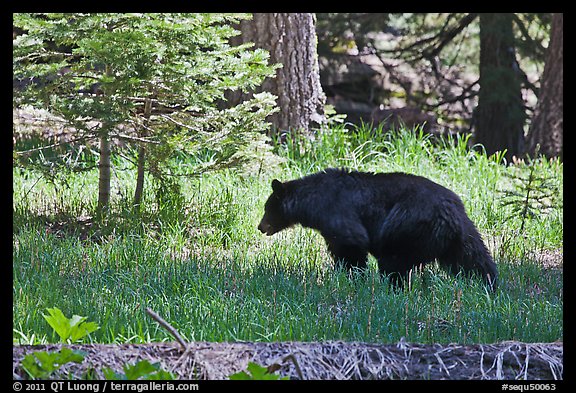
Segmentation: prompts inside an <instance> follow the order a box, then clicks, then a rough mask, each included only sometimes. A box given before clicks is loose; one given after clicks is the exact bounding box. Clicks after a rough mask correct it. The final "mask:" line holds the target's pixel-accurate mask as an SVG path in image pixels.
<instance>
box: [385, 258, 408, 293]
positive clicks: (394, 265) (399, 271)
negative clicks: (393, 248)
mask: <svg viewBox="0 0 576 393" xmlns="http://www.w3.org/2000/svg"><path fill="white" fill-rule="evenodd" d="M409 260H410V258H406V257H402V256H398V255H384V256H379V257H378V270H379V271H380V275H381V276H382V277H388V279H389V280H390V283H391V284H392V286H394V287H395V288H398V289H402V288H403V287H404V282H405V281H406V280H407V278H408V273H409V272H410V269H412V268H413V267H414V266H415V265H413V264H411V263H409V262H408V261H409Z"/></svg>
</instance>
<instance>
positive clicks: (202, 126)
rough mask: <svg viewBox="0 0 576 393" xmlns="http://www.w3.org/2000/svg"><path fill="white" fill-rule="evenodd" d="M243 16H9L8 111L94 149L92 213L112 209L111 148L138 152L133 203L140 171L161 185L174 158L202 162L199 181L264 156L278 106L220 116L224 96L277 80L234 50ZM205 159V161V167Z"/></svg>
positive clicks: (246, 53)
mask: <svg viewBox="0 0 576 393" xmlns="http://www.w3.org/2000/svg"><path fill="white" fill-rule="evenodd" d="M247 17H248V16H247V15H239V14H168V13H162V14H160V13H156V14H155V13H146V14H134V13H126V14H112V13H106V14H56V13H47V14H14V20H13V23H14V27H15V28H16V29H18V30H19V31H22V32H23V33H22V34H18V35H16V36H15V38H14V41H13V70H14V78H15V81H18V82H19V85H20V88H19V89H15V91H14V107H15V108H20V107H23V106H25V105H29V106H32V107H34V108H37V109H45V110H48V111H49V112H50V113H51V114H52V115H55V116H57V117H59V118H61V119H62V121H63V122H64V123H65V126H66V128H67V129H68V130H69V131H70V132H74V133H76V134H77V135H74V136H75V137H76V138H75V139H76V140H80V141H81V142H83V143H86V141H89V140H96V139H99V147H100V151H99V163H98V166H99V171H100V172H99V173H100V175H99V196H98V212H99V213H102V212H103V211H104V210H106V208H107V207H108V205H109V201H110V167H111V164H110V155H111V151H112V149H113V148H114V144H113V143H111V142H112V141H113V140H115V139H121V140H123V141H124V142H127V143H129V144H131V145H133V147H134V150H135V151H138V156H139V157H138V159H137V160H135V161H137V164H136V165H137V167H138V172H137V173H138V174H137V177H136V187H135V189H136V191H135V195H134V203H135V204H139V203H140V200H141V198H142V192H143V186H144V171H145V170H148V171H149V172H150V173H151V174H152V175H153V176H154V178H155V179H158V180H160V181H163V180H166V179H167V178H168V176H167V175H168V174H170V173H171V172H173V171H176V170H178V169H179V168H176V167H175V166H174V165H170V158H172V157H174V155H175V154H176V153H177V152H184V153H186V154H188V155H192V156H198V157H202V158H203V159H201V160H200V159H199V160H197V162H198V164H197V165H195V166H194V167H193V168H190V170H189V172H191V173H201V172H203V171H207V170H210V169H214V168H222V167H231V166H235V165H239V164H241V163H243V162H245V161H246V160H247V159H248V158H254V155H255V154H260V153H261V152H264V151H266V149H267V147H266V146H267V145H266V144H265V139H264V138H265V134H264V133H263V132H262V131H265V130H266V129H267V128H268V123H266V121H265V118H266V117H267V116H268V115H270V114H271V113H273V112H275V111H276V108H275V107H274V100H275V97H274V96H273V95H271V94H268V93H261V94H257V95H254V97H253V98H252V99H250V100H248V101H244V102H241V103H238V104H237V105H235V106H234V107H231V108H226V109H219V107H218V105H217V104H218V102H219V100H223V99H224V92H225V91H227V90H232V91H235V90H240V91H245V90H251V89H253V88H255V87H256V86H258V85H259V84H260V83H262V81H263V80H264V78H265V77H269V76H273V74H274V70H275V67H274V66H270V65H269V64H268V59H269V56H268V53H267V52H266V51H264V50H261V49H256V50H252V49H250V47H251V46H252V45H251V44H243V45H239V46H231V45H230V43H229V41H230V38H231V37H233V36H235V35H237V34H238V32H237V31H236V30H235V29H234V28H232V27H231V25H232V24H234V23H238V22H239V21H240V20H241V19H246V18H247ZM206 157H209V159H207V158H206Z"/></svg>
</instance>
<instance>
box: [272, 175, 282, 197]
mask: <svg viewBox="0 0 576 393" xmlns="http://www.w3.org/2000/svg"><path fill="white" fill-rule="evenodd" d="M272 191H274V192H277V193H280V194H282V193H284V184H283V183H282V182H281V181H280V180H277V179H274V180H272Z"/></svg>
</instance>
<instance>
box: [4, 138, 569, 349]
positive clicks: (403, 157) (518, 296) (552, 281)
mask: <svg viewBox="0 0 576 393" xmlns="http://www.w3.org/2000/svg"><path fill="white" fill-rule="evenodd" d="M466 143H467V140H466V139H465V138H464V139H458V140H453V141H451V142H445V143H434V142H433V141H432V140H431V139H430V138H429V137H426V136H424V135H422V134H419V133H414V132H404V133H401V134H400V135H399V136H394V135H393V134H391V133H386V134H383V133H382V132H381V130H372V129H369V128H367V127H364V128H361V129H359V130H358V131H357V132H356V133H352V132H348V131H346V130H345V129H344V128H336V129H334V130H333V131H332V132H322V133H320V134H319V135H318V138H317V141H315V142H310V141H307V140H305V139H303V140H298V141H290V142H289V143H288V144H287V145H286V146H280V147H277V148H276V153H277V154H279V155H280V156H282V157H284V162H283V164H281V165H280V166H278V167H275V168H269V169H268V171H264V172H262V173H260V174H252V175H251V174H241V173H237V172H234V171H221V172H218V173H211V174H206V175H204V176H202V177H199V178H194V179H187V178H182V179H181V180H182V190H183V194H184V198H183V199H178V198H174V200H173V203H167V204H165V205H163V206H162V207H161V208H158V206H157V205H156V203H155V201H154V198H153V195H151V193H149V194H147V195H146V198H145V203H144V209H143V211H142V213H141V215H135V214H134V213H133V212H132V211H131V210H130V207H129V201H130V198H131V196H132V193H133V187H134V184H133V183H134V179H135V175H134V172H133V171H131V170H128V169H127V168H129V167H128V166H127V165H126V163H125V162H123V161H122V159H120V158H118V159H117V160H116V162H115V168H116V169H115V171H114V172H113V175H114V179H113V195H114V198H113V208H112V214H111V215H110V217H109V218H108V219H107V222H105V223H103V224H102V225H97V224H96V223H94V224H92V226H90V227H88V229H87V228H86V227H82V225H81V224H80V223H78V221H77V218H78V217H87V216H90V215H92V211H93V209H94V207H95V205H96V198H97V171H91V172H87V173H83V174H70V176H69V177H68V185H69V188H63V187H59V188H58V189H56V188H55V187H54V186H53V185H51V184H50V183H47V182H45V181H44V180H42V179H40V180H38V175H37V174H35V173H32V172H27V171H21V170H20V169H15V170H14V180H13V187H14V202H13V211H14V215H13V278H14V284H13V323H14V342H21V343H39V342H57V341H58V337H57V336H55V333H53V332H52V329H51V328H50V327H49V325H48V324H47V322H46V321H45V320H44V318H43V317H42V313H46V308H48V307H58V308H60V309H61V310H62V311H63V312H64V314H66V315H72V314H77V315H81V316H86V317H88V320H89V321H94V322H96V323H97V324H98V325H100V327H101V328H100V329H99V330H98V331H96V332H94V333H92V334H91V335H90V336H89V341H92V342H103V343H109V342H121V343H125V342H137V343H140V342H149V341H161V340H170V341H171V340H173V338H172V337H170V336H169V334H168V333H167V332H166V331H164V330H163V329H162V328H160V327H158V325H157V324H156V323H155V322H153V321H152V320H151V319H150V318H148V317H147V316H146V315H145V313H144V308H145V307H150V308H152V309H153V310H155V311H156V312H157V313H159V314H160V315H161V316H162V317H163V318H164V319H166V320H167V321H169V322H170V323H171V324H172V325H173V326H174V327H175V328H177V329H178V330H179V332H180V333H181V334H182V335H183V336H184V337H186V339H188V340H207V341H236V340H246V341H286V340H298V341H322V340H347V341H352V340H358V341H369V342H384V343H391V342H397V341H398V340H400V338H401V337H405V338H406V340H408V341H412V342H423V343H432V342H441V343H448V342H459V343H480V342H481V343H491V342H498V341H503V340H519V341H526V342H548V341H555V340H561V339H562V338H563V330H562V325H563V322H562V321H563V282H562V277H563V275H562V270H561V269H562V267H561V265H560V266H559V267H558V266H555V267H545V266H543V265H542V264H541V263H539V262H538V256H539V255H542V254H548V253H550V252H553V251H558V250H560V252H561V250H562V245H563V243H562V236H563V221H562V213H563V210H562V208H561V204H558V206H557V207H556V208H555V209H552V210H551V211H549V212H546V214H545V215H542V216H540V217H530V218H528V219H527V221H526V224H525V229H524V233H521V234H520V233H518V228H519V227H520V218H519V217H513V218H511V219H510V218H507V217H508V215H509V214H508V213H509V211H508V210H507V208H505V207H502V206H501V205H500V199H501V194H500V193H499V191H498V190H501V189H502V188H504V187H506V186H508V185H509V182H510V180H509V178H507V177H506V176H504V173H505V172H506V171H508V170H509V168H507V167H506V166H504V165H502V163H501V162H499V158H498V157H490V158H489V157H486V156H485V155H484V154H480V153H476V152H473V151H470V150H469V149H467V148H466ZM538 165H540V166H541V168H539V170H540V171H541V173H543V174H546V175H548V176H551V177H553V178H554V179H557V182H558V184H559V197H560V198H561V192H562V189H561V187H562V164H561V163H558V162H557V161H552V162H550V161H545V160H542V161H539V162H538ZM330 166H346V167H350V168H354V169H359V170H370V171H378V172H387V171H405V172H410V173H414V174H419V175H424V176H427V177H429V178H431V179H433V180H435V181H437V182H439V183H441V184H443V185H445V186H447V187H449V188H451V189H453V190H454V191H455V192H456V193H458V194H459V195H460V196H461V197H462V199H463V201H464V204H465V205H466V208H467V210H468V212H469V215H470V217H471V218H472V220H473V221H474V222H476V224H477V226H478V227H479V229H480V232H481V233H482V234H483V236H484V238H485V239H486V243H487V244H488V246H489V248H490V249H491V251H492V253H493V255H494V256H495V259H496V262H497V264H498V268H499V271H500V277H501V278H500V283H501V284H500V287H499V290H498V291H497V292H496V293H494V294H491V293H488V292H486V290H485V288H484V287H483V285H482V284H481V283H480V282H478V281H475V280H469V279H465V278H461V277H453V276H450V275H447V274H445V273H444V272H443V271H442V270H440V269H438V268H437V267H436V266H434V265H431V266H429V267H427V268H425V269H424V271H423V272H421V273H418V274H414V276H413V278H412V282H411V285H410V287H409V288H406V289H405V290H404V291H394V290H391V288H390V287H389V286H388V283H387V281H386V280H380V278H379V277H378V274H377V272H376V270H375V266H374V265H375V261H374V260H371V266H372V269H371V270H369V271H366V272H358V273H357V274H356V275H355V276H354V277H353V278H352V279H349V278H348V276H347V275H346V274H345V273H344V272H341V271H334V269H333V268H332V263H331V260H330V257H329V255H328V254H327V251H326V247H325V245H324V242H323V239H322V238H321V236H320V235H319V234H317V233H316V232H314V231H312V230H309V229H304V228H301V227H296V228H294V229H291V230H287V231H284V232H282V233H279V234H276V235H275V236H272V237H266V236H264V235H262V234H261V233H260V232H259V231H258V230H257V229H256V226H257V225H258V222H259V219H260V218H261V215H262V213H263V204H264V201H265V200H266V198H267V197H268V195H269V193H270V181H271V180H272V179H273V178H275V177H276V178H279V179H282V180H287V179H291V178H295V177H300V176H303V175H306V174H309V173H312V172H315V171H317V170H321V169H324V168H326V167H330ZM148 184H149V183H148ZM85 234H88V236H83V235H85Z"/></svg>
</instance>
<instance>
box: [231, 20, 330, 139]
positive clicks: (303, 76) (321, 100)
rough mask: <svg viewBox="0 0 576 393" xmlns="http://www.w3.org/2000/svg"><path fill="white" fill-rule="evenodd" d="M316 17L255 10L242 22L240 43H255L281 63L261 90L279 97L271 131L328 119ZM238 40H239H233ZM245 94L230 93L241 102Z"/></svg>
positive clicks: (304, 126)
mask: <svg viewBox="0 0 576 393" xmlns="http://www.w3.org/2000/svg"><path fill="white" fill-rule="evenodd" d="M315 24H316V19H315V16H314V14H311V13H255V14H254V15H253V19H252V20H243V21H241V22H240V31H241V33H242V34H241V35H240V36H239V37H236V39H238V40H239V41H240V42H253V43H254V44H255V46H256V47H257V48H262V49H265V50H267V51H268V52H269V53H270V63H272V64H276V63H280V64H282V68H279V69H278V70H277V71H276V77H275V78H267V79H266V80H265V81H264V83H263V84H262V86H261V88H259V89H258V92H260V91H267V92H270V93H272V94H274V95H276V96H277V97H278V100H277V104H278V107H279V108H280V111H279V112H277V113H274V114H273V115H271V116H270V118H269V121H270V122H271V123H272V131H271V132H272V133H277V132H298V131H299V130H300V131H303V132H305V133H308V132H310V130H311V128H312V127H314V126H318V125H320V124H322V123H323V122H324V121H325V118H324V104H325V102H326V97H325V95H324V92H323V91H322V86H321V85H320V71H319V66H318V54H317V51H316V46H317V38H316V30H315ZM234 43H239V42H234ZM245 98H246V95H240V94H236V95H230V96H229V101H231V103H233V104H238V103H239V102H241V101H242V100H243V99H245Z"/></svg>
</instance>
